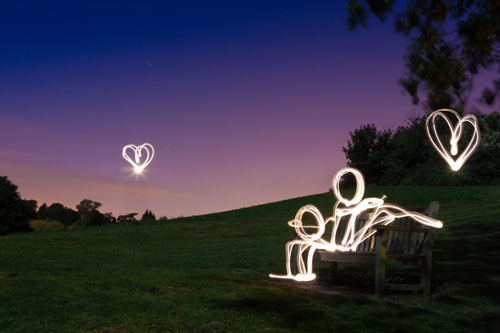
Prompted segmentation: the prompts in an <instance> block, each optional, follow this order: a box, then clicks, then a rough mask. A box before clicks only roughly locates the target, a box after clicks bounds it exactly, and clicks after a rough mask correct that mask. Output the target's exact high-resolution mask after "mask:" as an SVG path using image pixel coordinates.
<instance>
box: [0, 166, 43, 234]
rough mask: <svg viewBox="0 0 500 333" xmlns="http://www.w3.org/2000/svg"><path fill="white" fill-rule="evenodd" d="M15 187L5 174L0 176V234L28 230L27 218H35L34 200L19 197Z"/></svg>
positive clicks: (35, 204)
mask: <svg viewBox="0 0 500 333" xmlns="http://www.w3.org/2000/svg"><path fill="white" fill-rule="evenodd" d="M17 188H18V187H17V185H15V184H13V183H12V182H11V181H10V180H9V179H8V178H7V177H6V176H1V177H0V235H6V234H8V233H11V232H20V231H30V230H31V228H30V226H29V220H30V219H33V218H36V206H37V203H36V201H35V200H23V199H21V196H20V195H19V193H18V192H17Z"/></svg>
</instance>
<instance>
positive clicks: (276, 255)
mask: <svg viewBox="0 0 500 333" xmlns="http://www.w3.org/2000/svg"><path fill="white" fill-rule="evenodd" d="M382 194H386V195H387V196H388V198H387V200H386V201H387V202H391V203H397V204H401V205H403V206H404V207H405V208H411V209H419V208H423V207H425V206H427V204H428V203H429V202H430V201H431V200H438V201H440V202H441V208H440V214H439V218H440V219H441V220H443V222H444V224H445V227H444V229H442V230H439V231H438V232H437V233H436V234H437V235H436V237H437V239H436V243H435V247H434V266H433V269H434V270H433V285H434V288H433V296H432V299H426V298H424V297H422V296H420V295H413V294H390V295H389V296H387V297H384V298H376V297H374V296H371V294H368V296H331V295H330V296H329V295H324V294H321V293H317V292H314V291H310V290H302V289H299V288H296V287H294V286H291V285H290V284H286V283H280V282H277V281H274V280H270V279H269V278H268V274H269V273H271V272H272V273H278V274H281V273H284V272H285V265H284V264H285V263H284V244H285V242H286V241H288V240H290V239H291V238H292V237H294V233H293V230H292V229H291V228H290V227H289V226H288V225H287V224H286V222H287V221H288V220H289V219H291V218H292V217H293V216H294V215H295V212H296V211H297V210H298V209H299V208H300V207H301V206H302V205H304V204H308V203H311V204H315V205H317V206H318V207H319V208H320V210H321V211H322V212H323V214H324V215H327V216H329V215H331V209H332V205H333V195H332V194H331V193H325V194H319V195H314V196H309V197H303V198H297V199H292V200H286V201H281V202H277V203H272V204H267V205H261V206H256V207H251V208H245V209H239V210H234V211H230V212H225V213H220V214H211V215H204V216H198V217H191V218H182V219H176V220H170V221H167V222H161V223H159V222H156V223H147V224H140V223H136V224H127V225H109V226H104V227H95V228H87V229H74V230H67V231H47V232H39V233H29V234H12V235H8V236H5V237H1V238H0V331H26V332H46V331H98V332H101V331H103V332H105V331H111V332H113V331H153V332H154V331H174V332H175V331H194V332H196V331H207V332H220V331H272V332H279V331H326V330H329V331H332V330H339V331H357V332H360V331H366V332H373V331H386V332H387V331H393V332H406V331H408V332H412V331H419V332H420V331H470V332H476V331H498V327H499V325H500V274H499V273H500V226H499V224H498V222H499V220H500V187H496V186H495V187H440V188H438V187H383V188H371V189H368V191H367V195H369V196H381V195H382ZM373 270H374V268H373V267H370V266H368V267H359V266H356V267H354V266H342V269H341V272H340V273H339V275H338V276H337V277H334V279H337V281H340V282H346V281H348V284H349V285H351V286H354V287H356V288H357V287H363V288H367V289H370V288H373ZM390 272H391V269H390V270H389V272H388V274H391V273H390ZM394 272H396V273H397V272H399V271H398V268H397V267H396V268H394ZM405 278H408V279H410V278H411V276H408V277H405ZM340 282H339V283H340ZM357 284H359V286H358V285H357ZM370 284H371V285H370Z"/></svg>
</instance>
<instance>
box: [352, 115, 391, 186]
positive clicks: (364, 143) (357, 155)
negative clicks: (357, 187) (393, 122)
mask: <svg viewBox="0 0 500 333" xmlns="http://www.w3.org/2000/svg"><path fill="white" fill-rule="evenodd" d="M349 135H350V136H351V139H350V140H348V141H347V147H345V148H342V150H343V152H344V154H345V156H346V158H347V161H348V162H347V165H348V166H349V167H352V168H356V169H359V170H364V171H365V179H366V182H367V183H368V184H378V183H379V182H380V180H381V179H382V172H383V169H382V168H383V166H382V165H381V164H380V163H379V161H381V160H382V159H383V157H384V156H385V155H386V154H387V153H388V149H389V142H390V140H391V138H392V131H391V130H385V131H378V130H377V127H376V126H375V125H374V124H371V125H364V126H361V127H360V128H358V129H356V130H354V132H350V133H349Z"/></svg>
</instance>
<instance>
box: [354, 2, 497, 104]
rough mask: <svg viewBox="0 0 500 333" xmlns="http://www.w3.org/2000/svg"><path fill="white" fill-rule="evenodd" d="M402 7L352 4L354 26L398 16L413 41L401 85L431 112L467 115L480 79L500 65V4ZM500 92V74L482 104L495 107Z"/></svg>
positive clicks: (400, 30) (402, 30)
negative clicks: (476, 78) (450, 110)
mask: <svg viewBox="0 0 500 333" xmlns="http://www.w3.org/2000/svg"><path fill="white" fill-rule="evenodd" d="M396 5H397V2H396V1H395V0H364V1H361V0H349V1H348V10H349V18H348V25H349V26H350V27H351V28H353V29H354V28H356V27H357V26H360V25H361V26H367V22H368V17H369V14H370V13H372V14H374V15H375V17H377V18H378V19H379V20H381V21H384V20H385V19H386V18H387V17H388V16H391V15H392V16H393V17H394V25H395V28H396V31H397V32H398V33H400V34H403V35H404V36H406V37H407V38H408V39H409V44H408V47H407V53H406V55H405V56H404V60H405V66H406V70H407V71H406V72H405V73H404V74H403V76H402V77H401V78H400V80H399V83H400V85H401V86H402V87H403V88H404V89H405V90H406V92H407V93H408V94H409V95H410V96H411V97H412V102H413V103H414V104H419V103H421V104H423V105H424V106H425V107H426V108H427V109H428V110H435V109H439V108H450V107H451V108H454V109H456V110H458V111H459V112H463V108H464V106H465V104H466V102H467V99H468V96H469V94H470V92H471V89H472V83H473V78H474V76H475V75H476V74H478V71H479V70H480V69H481V68H489V67H491V66H496V67H497V68H498V65H499V64H500V1H498V0H414V1H408V2H407V3H406V8H405V9H403V10H401V11H396V10H395V8H396V7H397V6H396ZM499 94H500V77H498V75H497V77H496V78H495V79H494V80H493V82H492V85H491V86H489V87H485V88H484V90H483V94H482V101H483V102H485V103H487V104H489V105H492V104H493V103H494V102H495V99H496V98H497V96H498V95H499ZM423 95H425V98H426V100H425V101H424V102H421V97H422V96H423Z"/></svg>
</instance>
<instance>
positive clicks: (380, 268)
mask: <svg viewBox="0 0 500 333" xmlns="http://www.w3.org/2000/svg"><path fill="white" fill-rule="evenodd" d="M377 236H378V235H377ZM376 242H377V244H376V251H377V252H376V253H377V254H376V255H377V257H376V260H375V294H376V295H377V296H382V295H383V294H384V284H385V246H386V245H385V242H384V241H383V237H377V238H376Z"/></svg>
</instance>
